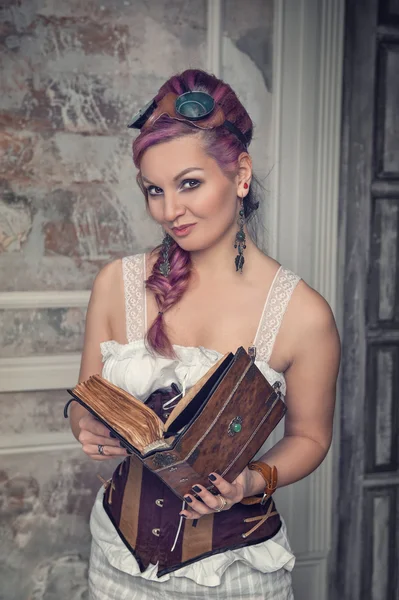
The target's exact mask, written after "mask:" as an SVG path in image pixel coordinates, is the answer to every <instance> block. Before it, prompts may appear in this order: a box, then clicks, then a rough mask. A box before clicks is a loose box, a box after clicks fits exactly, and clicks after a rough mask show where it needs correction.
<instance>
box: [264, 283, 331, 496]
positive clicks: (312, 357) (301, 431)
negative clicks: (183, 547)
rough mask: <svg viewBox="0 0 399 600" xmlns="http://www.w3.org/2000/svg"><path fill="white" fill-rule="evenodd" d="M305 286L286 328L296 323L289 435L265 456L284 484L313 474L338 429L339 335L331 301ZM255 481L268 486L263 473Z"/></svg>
mask: <svg viewBox="0 0 399 600" xmlns="http://www.w3.org/2000/svg"><path fill="white" fill-rule="evenodd" d="M302 286H303V289H302V290H301V293H300V294H298V298H297V299H296V301H295V302H293V306H292V308H293V312H292V314H291V315H290V318H289V323H286V324H285V325H286V329H287V326H288V327H289V326H290V324H291V323H292V324H294V323H295V324H297V326H296V327H295V333H294V334H293V336H292V360H291V364H290V366H289V368H288V369H287V371H286V372H285V379H286V384H287V394H286V398H285V400H286V404H287V414H286V418H285V432H284V437H283V439H282V440H280V441H279V442H278V443H277V444H276V445H275V446H274V447H273V448H271V449H270V450H269V451H268V452H266V453H265V454H264V455H263V456H262V457H261V458H260V460H262V461H263V462H266V463H268V464H269V465H275V466H276V467H277V472H278V486H279V487H282V486H285V485H288V484H290V483H293V482H295V481H298V480H299V479H302V478H303V477H306V476H307V475H309V474H310V473H312V471H314V470H315V469H316V468H317V467H318V466H319V465H320V463H321V462H322V461H323V459H324V458H325V456H326V454H327V452H328V449H329V447H330V444H331V439H332V433H333V415H334V406H335V395H336V380H337V376H338V369H339V361H340V342H339V336H338V332H337V328H336V325H335V321H334V317H333V315H332V312H331V309H330V307H329V306H328V304H327V302H326V301H325V300H324V299H323V298H322V297H321V296H320V295H319V294H317V292H315V291H314V290H312V289H311V288H309V287H308V286H305V284H303V283H302ZM298 291H299V290H298ZM293 300H294V298H293ZM287 316H288V315H287ZM291 327H292V326H291ZM253 473H256V472H255V471H254V472H253ZM253 485H254V486H255V490H254V491H253V493H259V492H260V491H261V490H262V489H263V486H264V482H263V479H262V477H261V476H260V475H259V474H258V473H256V476H255V475H254V478H253Z"/></svg>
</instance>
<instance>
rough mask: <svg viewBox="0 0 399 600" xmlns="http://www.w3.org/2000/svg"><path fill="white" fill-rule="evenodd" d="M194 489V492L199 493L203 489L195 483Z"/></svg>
mask: <svg viewBox="0 0 399 600" xmlns="http://www.w3.org/2000/svg"><path fill="white" fill-rule="evenodd" d="M193 490H194V492H195V493H196V494H199V492H200V491H201V488H200V487H198V485H194V486H193Z"/></svg>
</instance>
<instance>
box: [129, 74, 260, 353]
mask: <svg viewBox="0 0 399 600" xmlns="http://www.w3.org/2000/svg"><path fill="white" fill-rule="evenodd" d="M194 90H198V91H203V92H207V93H208V94H210V95H211V96H212V97H213V98H214V100H215V101H216V102H217V103H218V104H219V105H220V106H221V107H222V109H223V112H224V115H225V118H226V119H227V120H228V121H230V122H232V123H234V125H235V126H236V127H238V129H239V130H240V131H241V132H242V133H243V134H244V136H245V138H246V139H247V141H248V144H249V143H250V141H251V139H252V121H251V119H250V117H249V115H248V113H247V111H246V110H245V108H244V107H243V106H242V104H241V102H240V101H239V100H238V98H237V96H236V94H235V93H234V91H233V90H232V89H231V87H230V86H229V85H228V84H227V83H224V82H223V81H221V80H220V79H218V78H217V77H215V76H214V75H210V74H208V73H206V72H204V71H201V70H199V69H188V70H187V71H184V72H183V73H181V74H180V75H174V76H173V77H171V78H170V79H169V80H168V81H167V82H166V83H165V84H164V85H163V86H162V87H161V88H160V90H159V92H158V94H157V95H156V97H155V100H156V101H158V102H159V101H160V100H161V99H162V98H163V97H164V96H165V95H166V94H167V93H169V92H173V93H175V94H178V95H180V94H183V93H184V92H187V91H194ZM199 133H200V135H201V142H202V144H203V147H204V151H205V152H206V154H207V155H208V156H210V157H211V158H213V159H214V160H215V161H216V162H217V164H218V165H219V167H220V169H221V170H222V171H223V172H224V173H225V174H226V175H227V176H228V177H232V176H234V175H235V173H236V169H237V162H238V157H239V155H240V154H241V153H242V152H243V151H245V148H244V147H243V144H242V142H241V141H240V140H239V139H238V137H236V136H235V135H234V134H233V133H231V132H230V131H229V130H228V129H227V128H226V127H224V126H223V125H221V126H219V127H215V128H214V129H205V130H203V129H199V128H198V127H195V125H192V124H191V123H189V122H185V121H176V120H175V119H171V118H170V117H168V116H167V115H162V116H161V117H160V118H159V119H158V120H157V121H156V122H155V123H154V124H153V125H152V126H151V127H149V128H147V129H144V130H142V132H141V133H140V135H139V136H138V137H137V138H136V139H135V141H134V142H133V161H134V164H135V165H136V167H137V168H138V169H140V163H141V159H142V156H143V154H144V152H145V151H146V150H147V149H148V148H150V147H151V146H154V145H156V144H161V143H162V142H166V141H169V140H173V139H177V138H180V137H183V136H186V135H194V134H197V135H198V134H199ZM137 181H138V184H139V186H140V188H141V189H142V191H143V193H144V195H145V196H146V191H145V188H144V186H143V184H142V181H141V176H140V172H139V173H138V176H137ZM146 200H147V196H146ZM255 208H257V204H256V203H255V202H254V201H253V198H252V194H251V190H250V193H249V194H248V195H247V196H246V197H245V199H244V213H245V216H246V217H248V216H249V214H250V213H251V212H252V211H253V210H254V209H255ZM160 248H161V246H157V247H156V248H154V250H153V252H154V253H157V254H158V257H157V260H156V262H155V264H154V266H153V268H152V273H151V275H150V276H149V278H148V279H147V281H146V287H147V289H149V290H151V291H152V292H153V294H154V296H155V299H156V302H157V305H158V309H159V311H160V312H159V314H158V316H157V318H156V319H155V321H154V322H153V323H152V325H151V327H150V328H149V329H148V332H147V335H146V341H147V343H148V345H149V347H150V348H152V349H153V350H155V351H156V352H157V353H158V354H161V355H163V356H167V357H175V352H174V350H173V346H172V344H171V343H170V340H169V338H168V336H167V334H166V332H165V328H164V320H163V313H165V312H166V311H167V310H168V309H169V308H171V307H172V306H173V305H174V304H176V303H177V302H178V301H179V300H180V298H181V297H182V295H183V294H184V292H185V291H186V289H187V287H188V283H189V279H190V272H191V256H190V253H189V252H187V251H186V250H183V249H182V248H180V246H179V245H178V244H177V243H176V242H174V241H173V242H172V244H171V246H170V251H169V262H170V274H169V276H168V277H164V276H163V275H162V274H161V272H160V270H159V266H160V264H161V262H162V260H163V259H162V256H161V254H160V252H159V251H160Z"/></svg>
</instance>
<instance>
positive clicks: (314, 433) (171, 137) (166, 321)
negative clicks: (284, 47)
mask: <svg viewBox="0 0 399 600" xmlns="http://www.w3.org/2000/svg"><path fill="white" fill-rule="evenodd" d="M193 91H197V92H200V93H199V94H193V93H192V92H193ZM131 126H133V127H136V128H138V129H140V135H139V136H138V137H137V138H136V140H135V141H134V144H133V157H134V162H135V165H136V166H137V168H138V170H139V172H138V182H139V185H140V187H141V189H142V191H143V193H144V196H145V198H146V202H147V206H148V211H149V213H150V215H151V217H152V218H153V219H154V220H155V221H156V222H157V223H159V224H160V225H161V226H162V228H163V230H164V234H165V238H164V241H163V243H162V245H161V246H160V247H159V248H157V249H155V251H154V252H153V253H151V254H149V255H148V256H143V255H138V256H137V255H136V256H133V257H127V258H125V259H123V260H122V261H121V260H118V261H115V262H113V263H111V264H109V265H107V266H106V267H105V268H103V269H102V270H101V272H100V273H99V275H98V276H97V278H96V280H95V283H94V287H93V291H92V295H91V299H90V304H89V309H88V314H87V324H86V335H85V344H84V350H83V357H82V365H81V372H80V380H85V379H87V378H88V377H89V376H90V375H92V374H94V373H98V372H101V370H102V373H103V376H104V377H105V378H107V379H109V380H110V381H112V382H113V383H115V384H116V385H119V386H120V387H123V388H125V389H127V390H128V391H129V392H130V393H132V394H133V395H134V396H136V397H137V398H139V399H140V400H143V401H145V400H147V399H148V398H149V397H150V396H151V395H152V394H153V393H154V392H155V394H156V393H158V392H159V390H165V389H169V390H170V389H171V388H170V386H171V385H172V384H177V386H178V387H179V389H180V390H183V392H184V390H185V389H188V388H189V387H191V386H192V385H194V383H195V382H196V381H198V379H199V378H200V377H201V376H202V375H203V374H204V373H206V371H207V370H208V369H209V368H210V367H211V366H212V365H213V364H214V363H215V362H216V361H217V360H218V359H219V358H220V356H221V355H222V354H224V353H227V352H230V351H233V352H234V351H235V350H236V349H237V348H238V347H239V346H243V347H244V348H249V347H250V346H255V347H256V364H257V366H258V367H259V369H260V370H261V371H262V373H263V374H264V375H265V377H266V378H267V379H268V380H269V382H270V383H271V384H274V383H276V382H279V383H280V385H281V389H282V391H283V393H285V396H286V404H287V407H288V410H287V416H286V420H285V433H284V437H283V439H282V440H281V441H279V442H278V443H277V444H276V445H275V446H274V447H273V448H272V449H271V450H269V451H268V452H266V453H265V454H263V455H262V456H261V457H260V458H259V462H258V463H257V464H258V467H259V464H260V467H259V468H258V470H252V467H251V469H250V468H248V467H246V468H245V469H244V471H243V472H242V473H241V474H240V475H239V476H238V477H237V479H236V480H235V481H234V482H233V483H231V484H230V483H228V482H227V481H225V480H224V479H223V478H222V477H220V476H219V475H218V474H216V473H210V474H209V477H210V480H211V481H212V482H213V483H214V485H215V486H216V487H217V489H218V490H219V492H220V495H219V496H215V495H213V494H211V493H210V492H208V491H207V490H206V489H205V488H203V487H202V486H200V485H198V486H194V487H193V491H192V493H190V494H187V496H186V497H185V498H186V502H185V504H184V505H183V507H182V506H181V505H176V499H175V497H174V496H173V494H172V493H171V492H169V490H168V489H167V488H165V486H162V484H160V482H159V480H157V478H156V477H155V476H153V475H151V474H150V473H149V472H141V471H140V472H138V471H137V473H136V476H135V479H134V480H133V481H137V486H134V485H133V486H132V487H131V488H130V492H128V490H127V488H126V481H125V480H124V473H125V472H127V471H128V470H129V469H130V472H131V473H132V472H133V471H132V469H135V468H136V467H135V466H134V465H133V466H132V464H131V463H129V461H132V460H133V459H131V458H126V459H125V461H124V463H123V464H122V465H121V466H120V467H119V475H118V474H117V475H116V476H115V478H113V480H112V481H111V483H110V487H109V486H108V489H107V492H106V494H105V496H104V494H103V490H100V492H99V495H98V497H97V500H96V503H95V506H94V509H93V512H92V518H91V530H92V535H93V544H92V555H91V566H90V590H91V598H93V599H108V598H118V599H123V598H126V599H127V598H129V600H131V599H132V598H139V599H140V600H142V599H144V598H157V597H160V598H170V599H173V600H176V599H177V598H188V597H189V598H226V599H227V598H229V599H230V598H251V599H255V598H267V599H272V598H273V599H279V600H283V599H284V600H285V599H290V598H292V597H293V596H292V589H291V576H290V571H291V569H292V567H293V563H294V557H293V555H292V553H291V551H290V547H289V544H288V541H287V538H286V534H285V527H284V524H283V523H282V521H281V519H280V517H279V515H278V513H277V511H276V510H275V507H274V504H273V505H271V507H272V508H273V510H274V512H273V513H272V515H274V516H270V514H269V515H266V516H265V512H262V510H263V509H261V508H260V505H257V506H258V508H259V511H260V512H259V511H258V508H256V507H255V508H252V509H251V510H253V511H255V510H256V511H258V512H257V513H256V514H257V515H258V516H256V517H254V518H252V521H255V522H257V523H258V525H257V526H254V527H253V528H252V529H253V530H254V531H253V532H252V529H251V533H249V532H248V531H247V530H248V527H249V526H248V525H247V524H246V525H245V524H244V519H242V518H241V517H242V515H244V517H245V515H247V516H248V515H251V514H255V513H254V512H252V513H250V512H248V510H249V507H246V506H245V505H244V504H243V503H241V501H242V500H243V499H244V498H247V497H248V496H254V495H259V494H262V493H263V492H264V490H265V485H266V488H267V489H269V491H270V493H272V491H273V489H272V488H273V484H272V481H271V479H270V478H271V473H272V467H276V469H277V473H278V486H279V487H281V486H285V485H289V484H291V483H293V482H295V481H297V480H299V479H301V478H303V477H305V476H306V475H308V474H309V473H311V472H312V471H313V470H314V469H316V467H317V466H318V465H319V464H320V463H321V462H322V460H323V459H324V457H325V455H326V453H327V451H328V448H329V446H330V442H331V436H332V420H333V410H334V401H335V383H336V377H337V371H338V364H339V340H338V335H337V330H336V327H335V323H334V318H333V316H332V313H331V310H330V308H329V306H328V305H327V303H326V302H325V300H324V299H323V298H322V297H320V295H319V294H317V292H315V291H314V290H313V289H311V288H310V287H309V286H308V285H306V283H304V282H303V281H302V280H300V279H299V277H297V276H296V275H294V274H293V273H291V272H290V271H288V270H287V269H284V268H283V267H281V266H280V265H279V264H278V263H277V262H276V261H275V260H274V259H272V258H271V257H269V256H266V255H265V254H264V253H263V252H261V251H260V250H259V249H258V248H257V246H256V245H255V243H254V242H253V241H252V240H251V238H250V237H249V235H248V232H247V229H246V223H247V221H248V218H249V217H250V215H251V214H252V212H253V211H254V210H255V209H256V208H257V203H256V202H255V201H254V197H253V175H252V162H251V157H250V155H249V153H248V145H249V143H250V141H251V137H252V122H251V119H250V117H249V115H248V113H247V112H246V110H245V109H244V107H243V106H242V105H241V103H240V102H239V100H238V99H237V97H236V95H235V94H234V92H233V91H232V89H231V88H230V86H228V85H227V84H225V83H223V82H222V81H221V80H219V79H217V78H215V77H214V76H211V75H208V74H207V73H204V72H202V71H198V70H188V71H185V72H184V73H182V74H181V75H177V76H174V77H172V78H171V79H170V80H169V81H167V82H166V83H165V84H164V85H163V86H162V87H161V89H160V90H159V92H158V94H157V96H156V97H155V99H154V101H153V102H152V103H150V105H148V106H146V107H145V109H143V111H141V112H140V113H139V114H138V115H137V116H136V117H135V119H134V120H133V123H132V125H131ZM251 182H252V184H251ZM171 396H175V398H171ZM168 398H171V402H172V404H173V403H176V401H177V400H176V393H175V392H174V393H172V392H171V393H170V394H169V396H168ZM168 404H170V402H164V403H163V405H162V406H163V408H164V409H165V408H166V405H168ZM167 414H168V413H164V414H161V413H160V414H159V416H161V417H162V418H164V417H165V416H166V415H167ZM71 426H72V430H73V432H74V434H75V436H76V437H77V438H78V439H79V441H80V442H81V444H82V447H83V451H84V452H86V454H87V455H88V456H90V457H91V458H92V459H94V460H100V461H104V460H109V459H110V458H115V457H126V452H125V450H124V449H122V448H121V447H120V445H119V442H118V441H117V440H115V439H114V438H112V437H110V435H109V433H108V431H107V429H106V428H105V427H104V426H103V425H102V424H101V423H99V422H97V421H96V420H95V419H94V418H93V417H92V416H91V415H89V414H88V413H87V412H86V411H85V410H84V409H83V408H82V407H81V406H79V405H77V404H76V403H73V405H72V411H71ZM126 465H128V466H126ZM266 465H268V466H266ZM262 466H263V467H264V469H262V468H261V467H262ZM115 473H116V472H115ZM265 473H266V474H265ZM119 476H120V477H121V481H122V480H123V481H124V483H123V484H121V485H122V487H123V490H122V491H123V493H124V496H123V502H125V500H126V499H127V500H126V501H128V502H129V511H130V512H129V511H128V512H127V513H126V514H128V515H129V514H130V515H133V513H134V515H136V517H135V518H136V521H134V519H133V516H131V522H129V516H128V517H127V518H124V520H125V521H126V522H124V525H123V527H124V528H123V527H122V525H120V515H119V517H118V518H116V517H115V512H114V513H113V512H112V511H115V510H119V509H118V508H115V507H117V506H118V501H115V500H114V503H113V505H112V502H111V501H110V500H111V499H110V493H111V492H112V490H115V486H114V483H115V484H117V481H118V477H119ZM118 485H119V484H118ZM159 486H161V487H159ZM138 489H139V490H140V493H138V492H137V490H138ZM113 493H114V494H116V493H119V492H118V490H116V491H114V492H113ZM151 498H152V499H151ZM269 501H270V502H271V499H269ZM119 505H120V502H119ZM276 515H277V516H276ZM269 516H270V518H269ZM114 517H115V518H114ZM111 519H112V522H111ZM118 524H119V525H120V528H119V525H118ZM117 529H118V531H119V534H118V531H117ZM243 534H244V537H243ZM245 535H248V537H245ZM243 539H245V540H246V541H245V542H243ZM187 540H188V541H187Z"/></svg>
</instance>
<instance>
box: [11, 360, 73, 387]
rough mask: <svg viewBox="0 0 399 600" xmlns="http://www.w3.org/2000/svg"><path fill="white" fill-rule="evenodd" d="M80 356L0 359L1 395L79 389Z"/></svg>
mask: <svg viewBox="0 0 399 600" xmlns="http://www.w3.org/2000/svg"><path fill="white" fill-rule="evenodd" d="M79 368H80V354H59V355H55V356H28V357H21V358H2V359H0V392H27V391H32V390H57V389H63V388H67V387H73V386H75V385H76V382H77V380H78V376H79Z"/></svg>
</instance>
